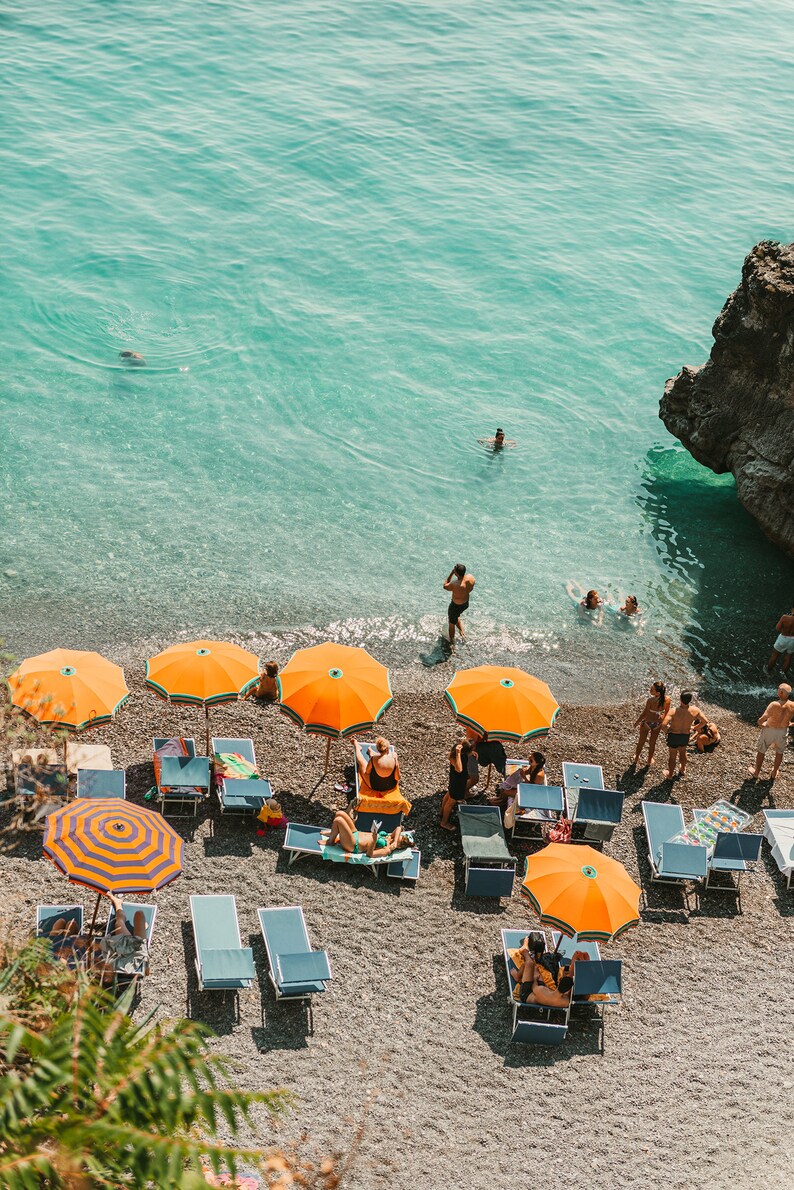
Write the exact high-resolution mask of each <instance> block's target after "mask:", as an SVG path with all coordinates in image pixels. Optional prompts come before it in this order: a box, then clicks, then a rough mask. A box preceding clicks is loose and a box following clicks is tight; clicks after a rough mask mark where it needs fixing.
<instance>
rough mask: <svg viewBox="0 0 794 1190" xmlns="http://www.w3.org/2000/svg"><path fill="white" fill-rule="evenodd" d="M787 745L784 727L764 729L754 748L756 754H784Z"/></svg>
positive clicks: (786, 733)
mask: <svg viewBox="0 0 794 1190" xmlns="http://www.w3.org/2000/svg"><path fill="white" fill-rule="evenodd" d="M787 743H788V729H787V728H785V727H764V728H763V729H762V731H761V734H760V736H759V737H758V743H757V744H756V746H755V750H756V752H763V753H767V752H768V751H769V750H770V748H771V749H772V751H773V752H785V751H786V744H787Z"/></svg>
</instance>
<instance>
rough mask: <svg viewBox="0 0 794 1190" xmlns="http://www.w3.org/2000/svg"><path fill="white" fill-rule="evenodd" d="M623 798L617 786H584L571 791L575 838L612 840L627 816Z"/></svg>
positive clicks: (571, 810)
mask: <svg viewBox="0 0 794 1190" xmlns="http://www.w3.org/2000/svg"><path fill="white" fill-rule="evenodd" d="M623 798H624V795H623V794H622V793H621V792H620V791H619V790H617V789H594V788H592V787H590V786H580V787H579V788H577V789H570V790H568V800H569V804H570V812H571V818H572V823H573V838H579V839H586V840H588V841H593V842H595V841H599V842H608V841H609V840H610V839H611V838H612V835H613V833H614V830H615V827H616V826H617V825H618V823H619V822H620V820H621V818H622V817H623Z"/></svg>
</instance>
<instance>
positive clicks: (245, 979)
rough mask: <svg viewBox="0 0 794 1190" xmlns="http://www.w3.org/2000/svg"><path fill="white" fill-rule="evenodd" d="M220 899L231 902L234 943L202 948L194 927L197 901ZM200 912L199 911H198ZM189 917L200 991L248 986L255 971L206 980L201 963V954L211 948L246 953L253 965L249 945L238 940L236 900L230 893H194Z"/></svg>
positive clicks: (220, 990) (252, 979) (221, 990)
mask: <svg viewBox="0 0 794 1190" xmlns="http://www.w3.org/2000/svg"><path fill="white" fill-rule="evenodd" d="M209 899H212V900H222V901H226V902H230V903H231V909H232V913H233V914H234V932H235V935H236V943H235V945H232V946H228V947H206V948H202V947H201V946H200V944H199V938H198V930H197V928H196V909H197V905H198V902H200V901H206V900H209ZM199 912H200V911H199ZM190 918H191V921H192V924H193V941H194V944H195V947H196V975H197V977H198V986H199V991H200V992H209V991H212V992H216V991H219V992H239V991H240V990H242V989H247V988H250V987H251V985H252V984H253V982H254V980H255V978H256V972H255V971H254V972H253V974H252V975H250V976H249V975H245V976H229V977H226V978H223V977H219V978H210V980H209V981H208V980H207V978H206V976H205V972H204V967H203V963H202V954H209V953H211V952H212V951H213V950H224V951H238V952H239V953H240V954H241V955H242V954H246V953H247V954H248V955H249V956H250V957H251V965H252V967H253V954H252V951H251V948H250V947H247V946H243V945H242V943H241V940H240V922H239V920H238V918H237V900H236V898H235V897H234V896H232V895H231V894H218V895H214V894H211V893H210V894H204V895H202V894H194V895H193V896H191V898H190ZM232 941H234V939H232Z"/></svg>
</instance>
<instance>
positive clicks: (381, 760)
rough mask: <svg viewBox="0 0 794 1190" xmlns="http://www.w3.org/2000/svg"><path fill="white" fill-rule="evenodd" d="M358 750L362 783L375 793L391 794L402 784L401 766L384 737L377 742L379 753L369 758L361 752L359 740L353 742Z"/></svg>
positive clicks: (379, 737)
mask: <svg viewBox="0 0 794 1190" xmlns="http://www.w3.org/2000/svg"><path fill="white" fill-rule="evenodd" d="M353 744H354V746H355V749H356V766H357V768H358V775H359V777H360V778H361V780H362V782H366V783H367V785H369V787H370V789H371V790H372V791H373V793H391V791H392V790H393V789H396V788H397V786H398V784H399V782H400V765H399V762H398V760H397V755H396V753H394V752H392V751H391V750H390V749H391V744H390V743H389V741H388V740H387V739H385V738H384V737H383V736H378V738H377V739H376V740H375V747H376V749H377V752H375V753H373V754H372V755H370V756H369V758H367V757H366V756H365V755H364V753H363V752H362V751H361V745H360V744H359V742H358V740H357V739H354V740H353Z"/></svg>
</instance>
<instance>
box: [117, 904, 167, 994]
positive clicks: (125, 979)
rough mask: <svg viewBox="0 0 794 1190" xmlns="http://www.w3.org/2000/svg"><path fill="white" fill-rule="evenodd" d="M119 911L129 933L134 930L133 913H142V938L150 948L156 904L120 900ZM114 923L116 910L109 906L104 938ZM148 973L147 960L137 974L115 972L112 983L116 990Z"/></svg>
mask: <svg viewBox="0 0 794 1190" xmlns="http://www.w3.org/2000/svg"><path fill="white" fill-rule="evenodd" d="M121 911H122V913H123V914H124V920H125V922H126V924H127V929H128V930H129V932H130V933H131V934H133V933H134V932H135V914H136V913H142V914H143V916H144V921H145V923H146V933H145V934H144V938H145V940H146V945H147V947H148V948H150V949H151V945H152V936H153V934H154V922H155V918H156V917H157V906H156V905H150V904H147V903H145V902H139V901H122V902H121ZM115 925H116V910H115V909H112V908H111V911H110V916H109V917H108V922H107V925H106V926H105V937H106V938H107V937H109V936H110V935H111V934H112V933H113V932H114V930H115ZM148 974H149V964H148V962H147V964H146V967H145V969H144V970H142V971H140V972H138V973H137V974H134V975H133V974H127V973H125V972H119V973H117V975H116V977H115V980H114V983H115V986H116V988H117V990H120V989H122V988H125V987H127V986H129V984H130V983H132V982H133V981H138V980H139V979H141V978H142V977H143V976H145V975H148Z"/></svg>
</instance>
